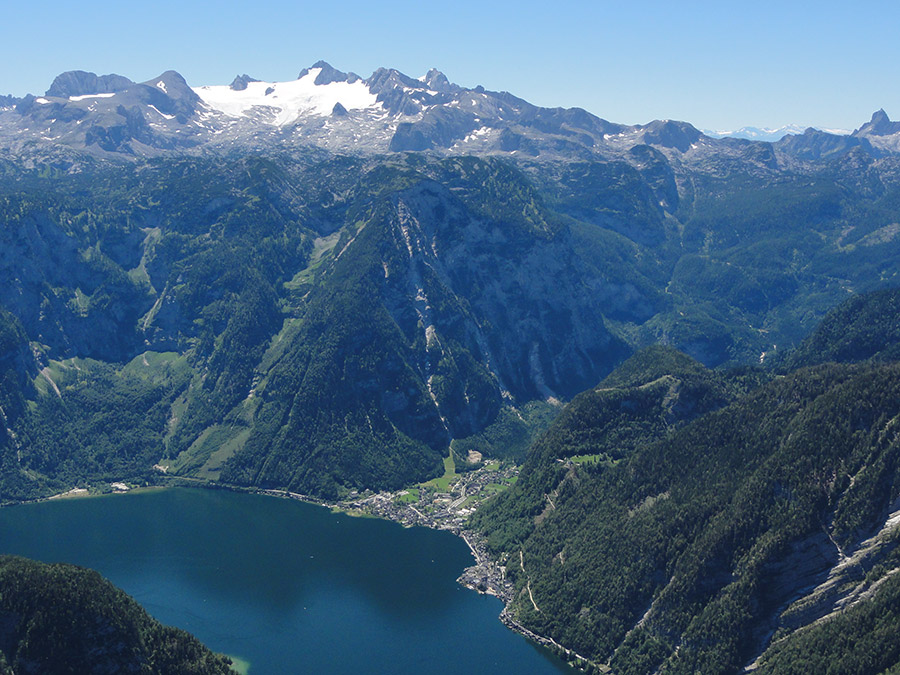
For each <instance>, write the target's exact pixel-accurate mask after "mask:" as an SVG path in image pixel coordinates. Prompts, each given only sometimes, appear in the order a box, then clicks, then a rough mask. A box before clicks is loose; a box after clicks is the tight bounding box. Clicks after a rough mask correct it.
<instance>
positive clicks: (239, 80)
mask: <svg viewBox="0 0 900 675" xmlns="http://www.w3.org/2000/svg"><path fill="white" fill-rule="evenodd" d="M251 82H259V80H257V79H256V78H255V77H250V76H249V75H247V74H246V73H244V74H243V75H237V76H236V77H235V78H234V80H232V82H231V84H230V85H229V86H230V87H231V88H232V89H233V90H234V91H244V90H245V89H246V88H247V85H248V84H250V83H251Z"/></svg>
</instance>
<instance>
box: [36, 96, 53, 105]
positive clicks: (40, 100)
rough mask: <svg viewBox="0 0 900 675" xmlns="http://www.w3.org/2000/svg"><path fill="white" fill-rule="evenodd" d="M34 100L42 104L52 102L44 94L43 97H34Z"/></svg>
mask: <svg viewBox="0 0 900 675" xmlns="http://www.w3.org/2000/svg"><path fill="white" fill-rule="evenodd" d="M34 102H35V103H40V104H41V105H47V104H48V103H50V101H48V100H47V99H45V98H44V97H43V96H42V97H41V98H36V99H34Z"/></svg>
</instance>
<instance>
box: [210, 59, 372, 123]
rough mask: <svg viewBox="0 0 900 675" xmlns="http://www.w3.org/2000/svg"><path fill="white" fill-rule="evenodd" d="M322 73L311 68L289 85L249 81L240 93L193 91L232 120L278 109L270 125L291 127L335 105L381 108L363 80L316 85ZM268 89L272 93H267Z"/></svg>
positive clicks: (217, 88) (220, 89)
mask: <svg viewBox="0 0 900 675" xmlns="http://www.w3.org/2000/svg"><path fill="white" fill-rule="evenodd" d="M321 70H322V69H321V68H312V69H311V70H310V71H309V72H308V73H307V74H306V75H305V76H304V77H302V78H301V79H299V80H293V81H290V82H248V83H247V88H246V89H243V90H241V91H235V90H234V89H232V88H231V87H230V86H228V85H213V86H205V87H195V88H194V92H196V94H197V95H198V96H199V97H200V98H201V99H202V100H203V102H204V103H206V104H207V105H208V106H209V107H210V108H213V109H215V110H218V111H220V112H222V113H225V114H226V115H229V116H231V117H246V116H248V115H249V114H251V113H252V111H253V109H254V108H257V109H258V108H260V107H265V108H272V109H275V110H277V111H278V112H277V114H276V115H275V116H274V118H273V119H272V120H271V123H272V124H274V125H276V126H284V125H286V124H290V123H291V122H293V121H295V120H296V119H297V118H299V117H300V116H301V115H303V114H313V115H322V116H326V115H330V114H331V111H332V110H333V109H334V106H335V104H336V103H340V104H341V105H342V106H344V108H345V109H347V110H348V111H349V110H362V109H367V108H368V109H372V108H378V107H380V106H381V104H380V103H379V102H378V101H377V97H376V96H375V94H373V93H372V92H371V91H369V87H368V86H367V85H366V84H364V83H363V82H362V81H361V80H358V81H356V82H353V83H349V82H331V83H329V84H321V85H317V84H316V83H315V80H316V77H318V75H319V73H320V72H321ZM268 90H271V91H269V93H268V94H266V91H268Z"/></svg>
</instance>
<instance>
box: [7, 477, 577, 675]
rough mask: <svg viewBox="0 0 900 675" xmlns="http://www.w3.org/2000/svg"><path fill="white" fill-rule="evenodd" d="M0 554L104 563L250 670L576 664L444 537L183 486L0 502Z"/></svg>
mask: <svg viewBox="0 0 900 675" xmlns="http://www.w3.org/2000/svg"><path fill="white" fill-rule="evenodd" d="M0 552H2V553H13V554H17V555H23V556H27V557H29V558H34V559H37V560H43V561H45V562H68V563H74V564H77V565H83V566H85V567H90V568H93V569H96V570H97V571H99V572H100V573H101V574H103V575H104V576H105V577H107V578H108V579H109V580H110V581H112V582H113V583H114V584H116V585H117V586H119V587H120V588H122V589H124V590H125V591H126V592H127V593H128V594H129V595H131V596H132V597H134V598H135V599H136V600H137V601H138V602H140V603H141V604H142V605H143V606H144V608H146V609H147V611H149V612H150V613H151V614H152V615H153V616H154V617H156V618H157V619H159V620H160V621H162V622H163V623H166V624H170V625H174V626H178V627H180V628H184V629H185V630H188V631H190V632H191V633H193V634H194V635H196V636H197V637H198V638H200V640H202V641H203V642H204V643H205V644H206V645H207V646H209V647H210V648H212V649H213V650H215V651H218V652H223V653H226V654H229V655H232V656H236V657H239V658H240V659H241V660H245V661H247V662H249V664H250V670H249V672H250V674H251V675H266V674H269V673H273V674H274V673H279V674H280V673H304V672H306V673H560V672H567V673H572V672H575V671H574V670H572V669H570V668H569V667H568V666H567V665H566V664H564V663H563V662H562V661H560V660H558V659H557V658H555V657H554V656H552V655H551V654H549V653H548V652H547V651H546V650H544V649H543V648H540V647H538V646H536V645H534V644H533V643H531V642H529V641H528V640H526V639H525V638H523V637H522V636H520V635H517V634H515V633H513V632H512V631H510V630H508V629H507V628H505V627H504V626H503V625H502V624H501V623H500V622H499V620H498V618H497V617H498V615H499V613H500V610H501V609H502V605H501V603H500V601H499V600H497V599H496V598H492V597H488V596H482V595H478V594H477V593H474V592H473V591H470V590H467V589H465V588H463V587H462V586H460V585H458V584H457V583H456V578H457V576H459V574H460V573H461V572H462V570H463V569H464V568H465V567H466V566H468V565H471V564H472V562H473V559H472V556H471V554H470V553H469V550H468V547H467V546H466V545H465V543H464V542H463V541H462V540H461V539H459V538H457V537H455V536H453V535H452V534H449V533H447V532H436V531H433V530H428V529H424V528H412V529H405V528H403V527H401V526H399V525H397V524H395V523H390V522H386V521H381V520H375V519H368V518H366V519H363V518H351V517H349V516H347V515H344V514H336V513H332V512H330V511H329V510H327V509H324V508H321V507H318V506H314V505H311V504H304V503H301V502H296V501H290V500H285V499H276V498H272V497H263V496H259V495H250V494H241V493H233V492H226V491H212V490H189V489H171V490H160V491H153V492H143V493H139V494H128V495H110V496H108V497H97V498H90V499H69V500H58V501H51V502H43V503H39V504H28V505H23V506H14V507H9V508H3V509H0Z"/></svg>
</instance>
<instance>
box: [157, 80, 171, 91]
mask: <svg viewBox="0 0 900 675" xmlns="http://www.w3.org/2000/svg"><path fill="white" fill-rule="evenodd" d="M156 86H157V87H159V88H160V89H162V93H164V94H168V93H169V90H168V89H166V83H165V82H163V81H162V80H160V81H159V82H157V83H156Z"/></svg>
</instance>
